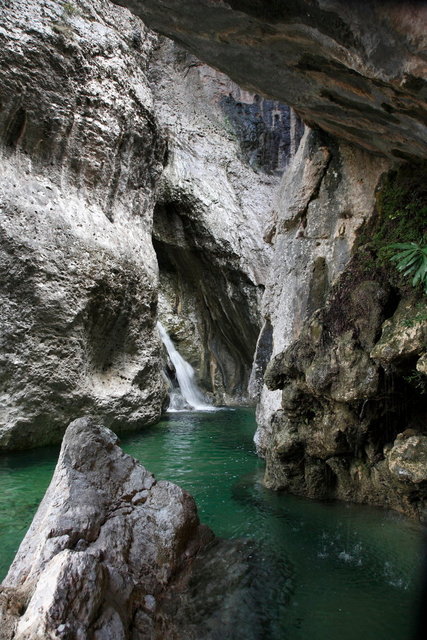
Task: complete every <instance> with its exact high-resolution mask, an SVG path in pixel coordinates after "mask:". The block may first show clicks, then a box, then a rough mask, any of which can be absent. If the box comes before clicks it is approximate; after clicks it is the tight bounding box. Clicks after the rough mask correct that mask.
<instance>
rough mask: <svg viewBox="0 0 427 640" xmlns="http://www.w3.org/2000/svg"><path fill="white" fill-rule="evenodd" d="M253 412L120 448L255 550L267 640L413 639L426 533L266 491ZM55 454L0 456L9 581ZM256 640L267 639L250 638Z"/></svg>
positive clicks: (401, 522) (170, 428) (159, 428)
mask: <svg viewBox="0 0 427 640" xmlns="http://www.w3.org/2000/svg"><path fill="white" fill-rule="evenodd" d="M254 429H255V424H254V415H253V411H252V410H250V409H239V410H235V411H233V410H222V411H217V412H214V413H209V412H205V413H195V412H188V413H177V414H170V415H169V416H168V417H167V418H166V419H165V420H163V421H162V422H160V423H159V424H158V425H155V426H153V427H150V428H148V429H145V430H144V431H143V432H141V433H139V434H137V435H135V434H133V435H132V436H127V437H126V438H124V439H123V440H122V446H123V448H124V450H125V451H126V452H128V453H130V454H132V455H133V456H134V457H136V458H138V459H139V460H140V461H141V462H142V463H143V464H144V465H145V466H146V467H147V468H148V469H150V471H152V472H154V473H155V474H156V476H157V477H158V478H159V479H169V480H172V481H174V482H176V483H177V484H180V485H181V486H182V487H184V488H185V489H187V490H188V491H189V492H190V493H191V494H192V495H193V496H194V497H195V499H196V502H197V504H198V507H199V514H200V518H201V520H202V521H203V522H205V523H206V524H208V525H209V526H211V527H212V528H213V530H214V531H215V533H216V534H217V535H218V536H222V537H226V538H241V537H246V538H252V539H255V540H256V541H257V547H258V549H259V558H260V560H261V561H260V562H259V575H258V576H257V583H258V584H257V585H256V586H257V589H258V590H259V592H260V593H261V594H262V600H260V605H259V606H260V609H259V613H260V616H262V617H263V618H264V617H265V619H266V624H267V622H268V634H267V636H266V637H268V638H269V639H271V640H360V639H361V638H362V640H409V639H410V638H411V630H412V625H413V618H414V601H415V600H416V592H417V581H418V580H417V579H418V572H419V566H420V556H421V551H420V545H421V530H420V527H419V526H418V525H416V524H415V523H413V522H411V521H408V520H406V519H404V518H402V517H400V516H399V515H397V514H394V513H390V512H386V511H382V510H378V509H373V508H368V507H361V506H355V505H345V504H341V503H319V502H315V501H310V500H304V499H301V498H295V497H292V496H287V495H283V494H277V493H274V492H272V491H269V490H266V489H265V488H264V487H263V486H262V484H261V478H262V462H261V461H260V460H259V459H258V458H257V457H256V455H255V452H254V447H253V442H252V437H253V432H254ZM56 455H57V450H56V449H43V450H36V451H33V452H27V453H20V454H14V455H7V456H5V455H3V456H1V457H0V482H1V489H2V491H1V496H0V549H1V565H0V572H1V577H3V576H4V574H5V573H6V571H7V567H8V566H9V564H10V562H11V560H12V558H13V555H14V553H15V552H16V549H17V546H18V545H19V542H20V540H21V539H22V537H23V535H24V534H25V530H26V528H27V527H28V525H29V523H30V521H31V519H32V516H33V514H34V512H35V510H36V508H37V504H38V502H39V500H40V499H41V497H42V496H43V493H44V491H45V489H46V487H47V484H48V483H49V480H50V477H51V474H52V471H53V468H54V464H55V460H56ZM248 640H260V638H259V636H258V637H256V636H254V638H253V639H251V638H248Z"/></svg>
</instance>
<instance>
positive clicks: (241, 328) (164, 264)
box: [150, 39, 298, 403]
mask: <svg viewBox="0 0 427 640" xmlns="http://www.w3.org/2000/svg"><path fill="white" fill-rule="evenodd" d="M150 69H151V73H150V79H151V86H152V90H153V94H154V96H155V102H156V113H157V117H158V119H159V122H160V123H161V124H162V126H163V127H164V128H165V130H166V135H167V138H168V161H167V165H166V167H165V171H164V173H163V175H162V179H161V184H160V187H159V190H158V201H157V204H156V208H155V210H154V221H153V238H154V240H153V241H154V247H155V249H156V252H157V257H158V261H159V268H160V306H159V314H160V319H161V321H162V323H163V324H164V325H165V327H166V328H167V330H168V332H169V333H170V335H171V337H172V339H173V340H174V342H175V343H176V346H177V348H178V350H179V351H180V352H181V353H182V354H183V355H184V357H185V358H186V359H187V360H188V361H189V362H190V363H191V364H192V365H193V366H194V367H195V369H196V371H197V372H198V376H199V384H201V386H202V387H203V388H204V389H205V390H207V391H209V392H211V393H213V394H214V395H215V398H216V400H217V401H218V402H220V403H224V402H227V403H234V402H238V401H242V400H243V401H247V393H246V391H247V383H248V378H249V373H250V369H251V366H252V359H253V353H254V350H255V345H256V340H257V336H258V333H259V329H260V301H261V296H262V293H263V289H264V285H265V282H266V277H267V270H268V266H269V261H270V258H271V248H270V246H269V245H268V244H266V242H265V241H264V240H263V230H264V227H265V226H266V225H267V223H268V220H269V217H270V215H271V198H272V194H273V192H274V191H275V190H276V189H277V187H278V184H279V179H278V177H276V176H275V174H276V173H277V172H279V173H280V172H281V171H283V168H284V163H285V162H288V161H289V153H290V151H289V147H290V146H291V143H292V144H293V145H294V146H295V145H296V144H297V141H296V140H295V137H296V136H297V135H298V131H296V132H295V131H294V130H293V131H292V133H291V126H290V119H291V114H290V110H289V108H288V107H285V106H283V105H280V104H279V103H274V102H272V101H265V100H263V99H261V98H258V97H257V96H254V95H253V94H249V93H247V92H242V91H241V90H240V89H239V88H238V87H237V86H236V85H235V84H234V83H232V82H231V81H230V80H229V79H228V78H227V77H226V76H224V75H223V74H221V73H219V72H216V71H214V70H213V69H211V68H209V67H207V66H206V65H203V64H202V63H200V61H199V60H197V59H196V58H194V57H193V56H191V55H189V54H187V53H186V52H184V51H183V50H182V49H180V48H179V47H177V46H176V45H173V44H172V43H171V42H170V41H168V40H166V39H164V40H163V41H162V42H161V44H160V46H159V47H158V49H157V50H156V52H155V54H154V55H153V58H152V60H151V63H150ZM275 115H276V116H277V118H275ZM272 145H273V146H274V145H275V147H274V148H275V153H273V151H271V148H272ZM270 151H271V155H270Z"/></svg>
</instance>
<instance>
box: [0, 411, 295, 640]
mask: <svg viewBox="0 0 427 640" xmlns="http://www.w3.org/2000/svg"><path fill="white" fill-rule="evenodd" d="M256 557H257V551H256V549H254V547H253V545H252V544H249V543H239V542H236V541H227V542H221V541H218V540H215V539H214V536H213V534H212V532H211V531H210V530H209V529H208V528H207V527H204V526H203V525H200V523H199V520H198V517H197V511H196V506H195V503H194V501H193V499H192V498H191V496H190V495H188V494H187V493H186V492H185V491H183V490H182V489H180V488H179V487H177V486H176V485H174V484H172V483H170V482H162V481H156V479H155V478H154V477H153V476H152V475H151V474H150V473H149V472H148V471H147V470H146V469H145V468H144V467H143V466H141V465H140V464H139V463H138V462H137V461H136V460H134V459H133V458H132V457H131V456H128V455H126V454H124V453H123V451H122V450H121V449H120V447H119V446H118V445H117V437H116V436H115V435H114V433H113V432H112V431H110V430H109V429H106V428H105V427H103V426H101V425H100V424H98V422H97V421H96V420H94V419H93V418H80V419H78V420H75V421H74V422H72V423H71V424H70V425H69V427H68V429H67V431H66V433H65V436H64V440H63V444H62V449H61V453H60V456H59V460H58V464H57V467H56V470H55V473H54V475H53V478H52V482H51V484H50V486H49V488H48V490H47V492H46V495H45V497H44V499H43V501H42V503H41V505H40V507H39V509H38V511H37V514H36V516H35V517H34V520H33V523H32V525H31V527H30V529H29V530H28V533H27V535H26V537H25V538H24V540H23V542H22V544H21V547H20V549H19V551H18V553H17V555H16V557H15V560H14V562H13V564H12V566H11V568H10V570H9V573H8V575H7V576H6V578H5V580H4V581H3V583H2V586H1V588H0V623H1V631H0V636H1V638H2V640H12V638H13V640H33V639H34V638H42V637H43V638H55V639H58V640H60V639H66V638H76V639H79V640H80V639H81V640H84V639H86V638H94V640H101V639H102V640H155V638H171V639H172V638H173V639H174V640H197V639H198V638H206V639H208V640H215V638H218V635H217V634H218V632H219V630H220V632H221V633H224V634H225V635H226V637H233V638H236V640H240V639H241V640H244V638H247V637H248V634H249V631H250V628H251V626H252V627H253V625H259V620H258V621H257V620H256V619H254V616H253V612H254V611H255V610H256V607H255V602H259V600H260V598H261V594H260V593H258V592H257V591H256V588H255V589H254V587H253V582H254V575H253V571H252V568H253V567H252V568H251V564H252V565H254V562H255V561H258V562H259V560H256ZM263 561H265V559H264V558H263ZM282 571H283V568H282ZM207 576H208V577H207ZM189 612H191V614H190V615H189ZM196 612H197V613H196ZM236 620H239V628H238V629H237V630H236V628H235V623H236Z"/></svg>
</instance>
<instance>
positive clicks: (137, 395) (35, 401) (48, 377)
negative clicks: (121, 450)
mask: <svg viewBox="0 0 427 640" xmlns="http://www.w3.org/2000/svg"><path fill="white" fill-rule="evenodd" d="M0 16H1V29H0V44H1V46H0V76H1V82H0V85H1V88H0V93H1V96H0V102H1V108H0V140H1V145H2V148H1V168H0V174H1V185H0V200H1V204H0V206H1V218H0V225H1V239H2V241H1V255H0V269H1V281H0V304H1V318H2V333H1V338H0V342H1V359H2V363H1V364H2V366H1V381H0V384H1V409H0V447H8V448H19V447H28V446H35V445H42V444H44V443H47V442H53V441H58V440H59V439H60V437H61V436H62V432H63V425H64V423H66V421H67V419H69V418H72V417H75V416H76V415H78V414H79V413H81V412H82V411H86V410H90V411H91V412H92V413H94V414H97V415H101V416H103V418H104V419H105V420H106V422H107V424H109V425H111V426H112V427H113V428H115V429H120V428H136V427H138V426H140V425H141V424H144V423H147V422H152V421H154V420H155V419H157V418H158V417H159V415H160V409H161V404H162V401H163V398H164V395H165V390H164V385H163V382H162V379H161V375H160V368H161V365H160V347H159V343H158V337H157V334H156V332H155V330H154V323H155V315H156V277H157V276H156V270H157V265H156V257H155V253H154V251H153V248H152V244H151V220H152V210H153V207H154V188H155V186H156V183H157V180H158V178H159V175H160V173H161V170H162V163H163V157H164V151H165V142H164V139H163V138H162V136H161V133H160V131H159V129H158V126H157V124H156V121H155V118H154V107H153V101H152V97H151V93H150V91H149V89H148V83H147V79H146V74H145V71H146V67H147V60H148V53H149V52H150V49H151V48H152V45H153V41H154V36H152V35H151V33H150V32H148V31H147V30H146V29H145V27H144V26H143V25H142V23H141V22H140V21H139V20H138V19H136V18H134V17H131V16H130V15H129V14H128V13H127V12H125V11H124V10H122V9H119V8H117V7H114V6H112V5H110V3H108V2H104V1H102V0H99V1H98V0H94V1H93V2H89V1H87V2H86V1H82V2H76V3H72V4H70V3H68V4H67V3H60V2H51V1H48V0H46V1H41V2H26V1H25V2H24V1H20V0H13V1H11V2H8V3H7V4H6V5H5V4H4V3H3V4H2V6H1V7H0ZM130 70H131V71H130Z"/></svg>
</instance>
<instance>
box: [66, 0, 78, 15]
mask: <svg viewBox="0 0 427 640" xmlns="http://www.w3.org/2000/svg"><path fill="white" fill-rule="evenodd" d="M62 8H63V10H64V13H66V14H67V15H69V16H75V15H77V14H78V12H79V11H78V9H77V7H75V6H74V5H73V3H72V2H64V4H63V7H62Z"/></svg>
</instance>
